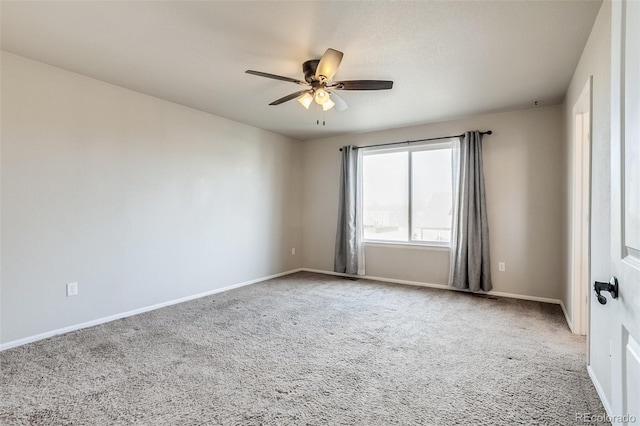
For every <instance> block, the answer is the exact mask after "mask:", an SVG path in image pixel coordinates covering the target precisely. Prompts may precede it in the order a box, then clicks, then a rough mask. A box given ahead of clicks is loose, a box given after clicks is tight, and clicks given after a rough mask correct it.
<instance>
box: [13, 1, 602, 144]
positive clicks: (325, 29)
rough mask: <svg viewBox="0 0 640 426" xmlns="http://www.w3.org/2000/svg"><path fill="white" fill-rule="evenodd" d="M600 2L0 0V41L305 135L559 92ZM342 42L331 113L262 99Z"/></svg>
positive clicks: (278, 93)
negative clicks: (371, 85)
mask: <svg viewBox="0 0 640 426" xmlns="http://www.w3.org/2000/svg"><path fill="white" fill-rule="evenodd" d="M600 4H601V1H600V0H597V1H589V0H581V1H421V2H344V1H342V2H327V1H297V2H282V1H278V2H276V1H261V2H244V1H226V2H222V1H209V2H207V1H202V2H190V1H164V2H161V1H157V2H147V1H128V2H110V1H107V2H99V1H98V2H96V1H85V2H74V1H69V2H59V1H44V2H27V1H16V2H14V1H2V3H1V7H2V10H1V16H2V48H3V49H4V50H7V51H9V52H13V53H16V54H18V55H22V56H26V57H28V58H32V59H35V60H38V61H41V62H45V63H48V64H51V65H55V66H58V67H61V68H65V69H67V70H71V71H74V72H77V73H80V74H84V75H87V76H90V77H94V78H97V79H100V80H103V81H106V82H109V83H113V84H116V85H119V86H123V87H126V88H129V89H133V90H136V91H139V92H143V93H147V94H150V95H153V96H157V97H159V98H162V99H166V100H169V101H173V102H176V103H179V104H183V105H187V106H190V107H193V108H197V109H199V110H202V111H207V112H210V113H212V114H216V115H219V116H222V117H227V118H230V119H232V120H236V121H239V122H242V123H246V124H250V125H252V126H256V127H260V128H263V129H268V130H271V131H274V132H277V133H281V134H284V135H288V136H291V137H293V138H296V139H312V138H318V137H324V136H330V135H335V134H339V133H345V132H360V131H368V130H377V129H383V128H392V127H401V126H407V125H414V124H420V123H427V122H434V121H441V120H446V119H450V118H454V117H460V116H464V115H469V114H477V113H482V112H489V111H501V110H507V109H514V108H523V107H529V106H531V107H532V106H533V103H534V101H538V102H539V105H548V104H555V103H559V102H561V101H562V99H563V96H564V93H565V91H566V88H567V86H568V84H569V81H570V79H571V76H572V74H573V71H574V69H575V67H576V65H577V62H578V59H579V57H580V54H581V52H582V49H583V47H584V45H585V43H586V40H587V37H588V35H589V32H590V30H591V27H592V25H593V22H594V20H595V17H596V15H597V12H598V9H599V7H600ZM328 47H332V48H334V49H337V50H341V51H343V52H344V54H345V55H344V59H343V61H342V65H341V66H340V69H339V71H338V73H337V74H336V76H335V79H336V80H353V79H381V80H393V81H394V88H393V89H392V90H388V91H377V92H356V91H342V92H340V95H342V97H343V98H344V99H345V100H346V101H347V102H348V104H349V109H348V110H346V111H343V112H337V111H335V110H332V111H329V112H327V113H326V115H325V119H326V126H324V127H323V126H317V125H316V119H318V118H319V117H320V118H321V113H319V112H317V111H307V110H305V109H303V108H302V107H301V106H300V105H299V104H298V103H297V102H296V101H290V102H287V103H285V104H282V105H280V106H268V104H269V102H271V101H273V100H275V99H278V98H280V97H282V96H284V95H287V94H289V93H292V92H295V91H297V90H299V89H300V86H298V85H295V84H292V83H287V82H282V81H276V80H269V79H266V78H261V77H256V76H251V75H248V74H245V73H244V71H245V70H246V69H254V70H259V71H265V72H269V73H273V74H279V75H284V76H289V77H293V78H296V79H303V75H302V70H301V66H302V62H304V61H305V60H307V59H313V58H319V57H320V56H321V55H322V53H323V52H324V51H325V50H326V49H327V48H328Z"/></svg>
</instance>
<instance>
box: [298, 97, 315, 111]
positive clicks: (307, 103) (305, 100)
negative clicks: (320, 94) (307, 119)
mask: <svg viewBox="0 0 640 426" xmlns="http://www.w3.org/2000/svg"><path fill="white" fill-rule="evenodd" d="M298 102H300V105H302V106H303V107H305V108H306V109H309V106H310V105H311V102H313V96H311V94H310V93H305V94H304V95H302V96H300V97H299V98H298Z"/></svg>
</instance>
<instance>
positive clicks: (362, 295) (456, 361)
mask: <svg viewBox="0 0 640 426" xmlns="http://www.w3.org/2000/svg"><path fill="white" fill-rule="evenodd" d="M584 346H585V339H584V338H582V337H578V336H574V335H572V334H571V333H570V332H569V330H568V328H567V325H566V323H565V321H564V318H563V315H562V312H561V310H560V308H559V307H558V306H556V305H549V304H543V303H537V302H526V301H518V300H512V299H490V298H485V297H478V296H473V295H470V294H463V293H459V292H453V291H445V290H435V289H427V288H415V287H409V286H401V285H393V284H383V283H378V282H373V281H365V280H360V281H349V280H344V279H340V278H335V277H330V276H324V275H319V274H311V273H298V274H294V275H289V276H286V277H283V278H278V279H274V280H271V281H267V282H263V283H260V284H255V285H253V286H249V287H244V288H240V289H237V290H232V291H229V292H226V293H223V294H218V295H215V296H210V297H206V298H202V299H198V300H195V301H191V302H187V303H182V304H180V305H175V306H172V307H168V308H164V309H161V310H157V311H153V312H149V313H145V314H142V315H137V316H135V317H130V318H126V319H122V320H119V321H115V322H112V323H109V324H104V325H101V326H97V327H93V328H90V329H86V330H81V331H77V332H73V333H69V334H66V335H63V336H58V337H54V338H51V339H47V340H44V341H40V342H36V343H32V344H29V345H26V346H22V347H19V348H14V349H11V350H8V351H4V352H2V353H0V361H1V367H2V370H1V376H0V379H1V382H0V384H1V386H2V388H1V390H0V392H1V393H0V423H2V424H78V425H79V424H86V425H101V424H129V423H139V424H167V425H178V424H221V425H307V424H309V425H354V424H355V425H437V424H442V425H451V424H465V425H468V424H478V425H514V424H539V425H554V424H555V425H570V424H582V423H581V422H579V421H576V413H592V414H603V413H604V409H603V407H602V405H601V404H600V401H599V399H598V396H597V394H596V391H595V389H594V387H593V385H592V384H591V382H590V380H589V377H588V376H587V371H586V368H585V354H584Z"/></svg>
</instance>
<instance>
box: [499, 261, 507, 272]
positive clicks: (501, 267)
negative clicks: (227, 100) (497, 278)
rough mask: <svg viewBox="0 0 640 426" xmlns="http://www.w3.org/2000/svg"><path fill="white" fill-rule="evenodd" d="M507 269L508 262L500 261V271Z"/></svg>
mask: <svg viewBox="0 0 640 426" xmlns="http://www.w3.org/2000/svg"><path fill="white" fill-rule="evenodd" d="M506 270H507V264H506V263H504V262H498V271H500V272H504V271H506Z"/></svg>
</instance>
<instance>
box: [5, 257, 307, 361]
mask: <svg viewBox="0 0 640 426" xmlns="http://www.w3.org/2000/svg"><path fill="white" fill-rule="evenodd" d="M300 271H302V269H300V268H298V269H293V270H291V271H286V272H280V273H278V274H273V275H269V276H266V277H261V278H256V279H255V280H250V281H244V282H241V283H237V284H232V285H229V286H226V287H222V288H216V289H214V290H210V291H205V292H204V293H198V294H194V295H191V296H186V297H181V298H179V299H174V300H169V301H167V302H162V303H157V304H155V305H151V306H145V307H143V308H138V309H134V310H132V311H127V312H122V313H119V314H115V315H110V316H108V317H103V318H98V319H95V320H91V321H87V322H83V323H81V324H74V325H70V326H68V327H63V328H59V329H56V330H51V331H46V332H44V333H40V334H36V335H34V336H29V337H25V338H22V339H18V340H13V341H11V342H7V343H2V344H0V351H4V350H7V349H11V348H15V347H17V346H22V345H26V344H27V343H32V342H36V341H38V340H42V339H47V338H49V337H53V336H57V335H59V334H65V333H69V332H71V331H76V330H81V329H83V328H87V327H93V326H95V325H100V324H104V323H107V322H111V321H115V320H118V319H121V318H126V317H130V316H133V315H138V314H141V313H144V312H149V311H153V310H156V309H160V308H164V307H166V306H171V305H175V304H178V303H182V302H188V301H189V300H193V299H199V298H201V297H205V296H211V295H212V294H217V293H222V292H225V291H228V290H233V289H234V288H240V287H244V286H248V285H251V284H256V283H259V282H262V281H266V280H270V279H272V278H278V277H282V276H284V275H289V274H293V273H296V272H300Z"/></svg>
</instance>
